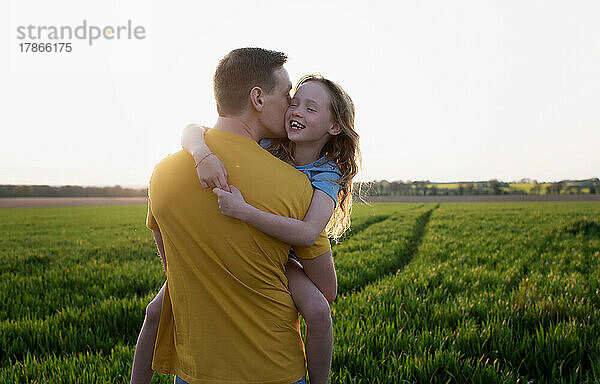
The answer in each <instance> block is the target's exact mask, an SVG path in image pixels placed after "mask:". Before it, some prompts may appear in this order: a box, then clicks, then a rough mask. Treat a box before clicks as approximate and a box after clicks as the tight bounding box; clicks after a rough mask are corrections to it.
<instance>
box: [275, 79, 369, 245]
mask: <svg viewBox="0 0 600 384" xmlns="http://www.w3.org/2000/svg"><path fill="white" fill-rule="evenodd" d="M309 81H314V82H317V83H320V84H322V85H323V86H324V87H325V89H326V90H327V93H328V95H329V100H330V110H331V114H332V116H333V121H334V122H335V123H337V124H338V125H339V126H340V127H341V128H342V131H341V132H340V133H339V134H338V135H334V136H331V139H329V141H328V142H327V143H326V144H325V145H324V146H323V149H322V150H321V153H320V156H321V157H322V156H326V158H327V160H331V161H333V162H334V163H336V164H337V166H338V167H339V168H340V171H341V172H342V177H341V179H340V180H339V181H338V183H339V185H340V189H339V191H338V195H337V200H338V205H337V207H336V209H335V210H334V211H333V215H332V216H331V220H329V223H328V224H327V227H326V228H325V231H326V233H327V235H328V236H329V237H331V238H332V239H334V240H335V241H336V242H337V241H338V239H339V238H340V237H341V236H342V234H343V233H344V232H345V231H346V230H347V229H348V228H350V214H351V213H352V179H353V178H354V176H356V174H357V173H358V169H359V165H360V164H361V162H362V160H361V155H360V147H359V136H358V133H356V131H355V130H354V103H353V102H352V99H351V98H350V96H348V94H347V93H346V92H345V91H344V90H343V89H342V87H340V86H339V85H338V84H336V83H334V82H333V81H331V80H329V79H326V78H324V77H323V76H321V75H318V74H313V75H306V76H304V77H302V78H301V79H300V81H298V84H296V87H295V88H294V93H296V92H297V91H298V88H300V86H301V85H302V84H304V83H307V82H309ZM294 148H295V144H294V142H293V141H291V140H290V139H288V138H281V139H274V140H273V141H272V142H271V145H270V146H269V147H268V148H267V150H268V151H269V152H271V153H272V154H273V155H274V156H276V157H278V158H279V159H281V160H283V161H286V162H288V163H290V162H293V161H294Z"/></svg>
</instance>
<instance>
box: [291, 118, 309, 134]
mask: <svg viewBox="0 0 600 384" xmlns="http://www.w3.org/2000/svg"><path fill="white" fill-rule="evenodd" d="M304 128H306V126H304V125H302V124H300V123H299V122H297V121H296V120H292V121H290V131H295V132H298V131H301V130H303V129H304Z"/></svg>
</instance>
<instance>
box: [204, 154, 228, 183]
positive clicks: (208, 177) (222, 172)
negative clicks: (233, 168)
mask: <svg viewBox="0 0 600 384" xmlns="http://www.w3.org/2000/svg"><path fill="white" fill-rule="evenodd" d="M197 164H198V166H197V167H196V173H198V179H200V184H202V186H203V187H204V188H220V189H223V190H225V191H227V192H231V190H230V189H229V185H228V184H227V170H226V169H225V166H224V165H223V163H222V162H221V160H219V158H218V157H217V156H215V155H214V154H213V153H211V154H209V155H206V157H204V158H203V159H201V160H200V163H197Z"/></svg>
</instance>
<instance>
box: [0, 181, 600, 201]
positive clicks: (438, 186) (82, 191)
mask: <svg viewBox="0 0 600 384" xmlns="http://www.w3.org/2000/svg"><path fill="white" fill-rule="evenodd" d="M519 183H520V185H528V188H527V189H524V188H522V187H516V186H515V185H514V184H517V183H507V182H503V181H498V180H496V179H491V180H488V181H469V182H458V183H445V184H444V183H432V182H430V181H429V180H426V181H410V180H408V181H406V182H404V181H402V180H398V181H387V180H380V181H378V180H376V181H370V182H358V183H354V194H355V195H356V196H358V194H359V191H360V195H361V196H444V195H445V196H456V195H515V194H517V195H525V194H529V195H544V194H545V195H558V194H596V193H600V180H599V179H598V178H592V179H587V180H562V181H558V182H553V183H538V182H537V181H535V180H529V179H522V180H521V181H519ZM449 184H453V185H452V186H449ZM511 184H513V185H512V186H511ZM146 196H148V189H147V188H140V189H133V188H123V187H121V186H119V185H116V186H113V187H81V186H78V185H63V186H49V185H0V198H1V197H146Z"/></svg>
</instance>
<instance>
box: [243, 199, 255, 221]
mask: <svg viewBox="0 0 600 384" xmlns="http://www.w3.org/2000/svg"><path fill="white" fill-rule="evenodd" d="M256 210H257V209H256V208H254V207H253V206H252V205H250V204H248V203H246V204H244V206H243V208H242V213H241V216H242V217H241V218H240V220H242V221H243V222H246V223H250V221H251V220H252V217H253V214H254V212H255V211H256Z"/></svg>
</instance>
